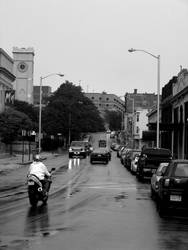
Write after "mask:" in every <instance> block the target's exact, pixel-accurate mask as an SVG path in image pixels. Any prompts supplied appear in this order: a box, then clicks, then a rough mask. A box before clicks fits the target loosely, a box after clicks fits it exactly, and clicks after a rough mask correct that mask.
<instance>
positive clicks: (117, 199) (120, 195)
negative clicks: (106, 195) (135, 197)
mask: <svg viewBox="0 0 188 250" xmlns="http://www.w3.org/2000/svg"><path fill="white" fill-rule="evenodd" d="M114 198H115V200H116V201H121V200H125V199H128V194H127V193H125V192H122V193H120V194H118V195H116V196H115V197H114Z"/></svg>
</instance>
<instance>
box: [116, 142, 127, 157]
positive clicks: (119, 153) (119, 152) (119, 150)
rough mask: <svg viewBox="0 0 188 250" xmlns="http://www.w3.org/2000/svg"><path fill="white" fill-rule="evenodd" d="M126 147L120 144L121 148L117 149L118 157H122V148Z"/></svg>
mask: <svg viewBox="0 0 188 250" xmlns="http://www.w3.org/2000/svg"><path fill="white" fill-rule="evenodd" d="M124 148H125V146H124V145H120V146H119V148H118V150H117V157H118V158H120V155H121V152H122V150H123V149H124Z"/></svg>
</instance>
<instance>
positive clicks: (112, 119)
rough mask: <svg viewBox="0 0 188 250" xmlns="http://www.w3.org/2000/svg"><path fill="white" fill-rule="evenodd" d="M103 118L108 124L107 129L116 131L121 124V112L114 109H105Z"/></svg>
mask: <svg viewBox="0 0 188 250" xmlns="http://www.w3.org/2000/svg"><path fill="white" fill-rule="evenodd" d="M105 120H106V122H107V123H108V125H109V129H110V130H112V131H117V130H120V129H121V124H122V113H121V112H120V111H115V110H112V111H110V110H106V111H105Z"/></svg>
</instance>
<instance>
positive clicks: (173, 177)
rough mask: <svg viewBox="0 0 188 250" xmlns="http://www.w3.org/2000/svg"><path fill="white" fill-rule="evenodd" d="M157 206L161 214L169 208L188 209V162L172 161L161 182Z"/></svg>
mask: <svg viewBox="0 0 188 250" xmlns="http://www.w3.org/2000/svg"><path fill="white" fill-rule="evenodd" d="M158 197H159V198H158V199H157V206H158V210H159V212H160V214H163V212H165V210H166V209H167V208H184V209H188V160H179V159H178V160H172V161H171V162H170V163H169V165H168V166H167V167H166V169H165V171H164V173H162V177H161V178H160V180H159V191H158Z"/></svg>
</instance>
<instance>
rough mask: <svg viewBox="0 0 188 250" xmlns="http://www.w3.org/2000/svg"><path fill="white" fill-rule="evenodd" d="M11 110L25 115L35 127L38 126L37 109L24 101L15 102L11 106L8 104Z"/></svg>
mask: <svg viewBox="0 0 188 250" xmlns="http://www.w3.org/2000/svg"><path fill="white" fill-rule="evenodd" d="M9 105H10V107H11V108H13V109H15V110H17V111H20V112H22V113H25V114H26V115H27V116H28V117H29V118H30V119H31V120H32V121H33V123H34V124H35V127H37V126H38V114H39V109H38V108H36V107H34V105H32V104H29V103H27V102H24V101H19V100H15V101H14V103H13V104H9Z"/></svg>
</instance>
